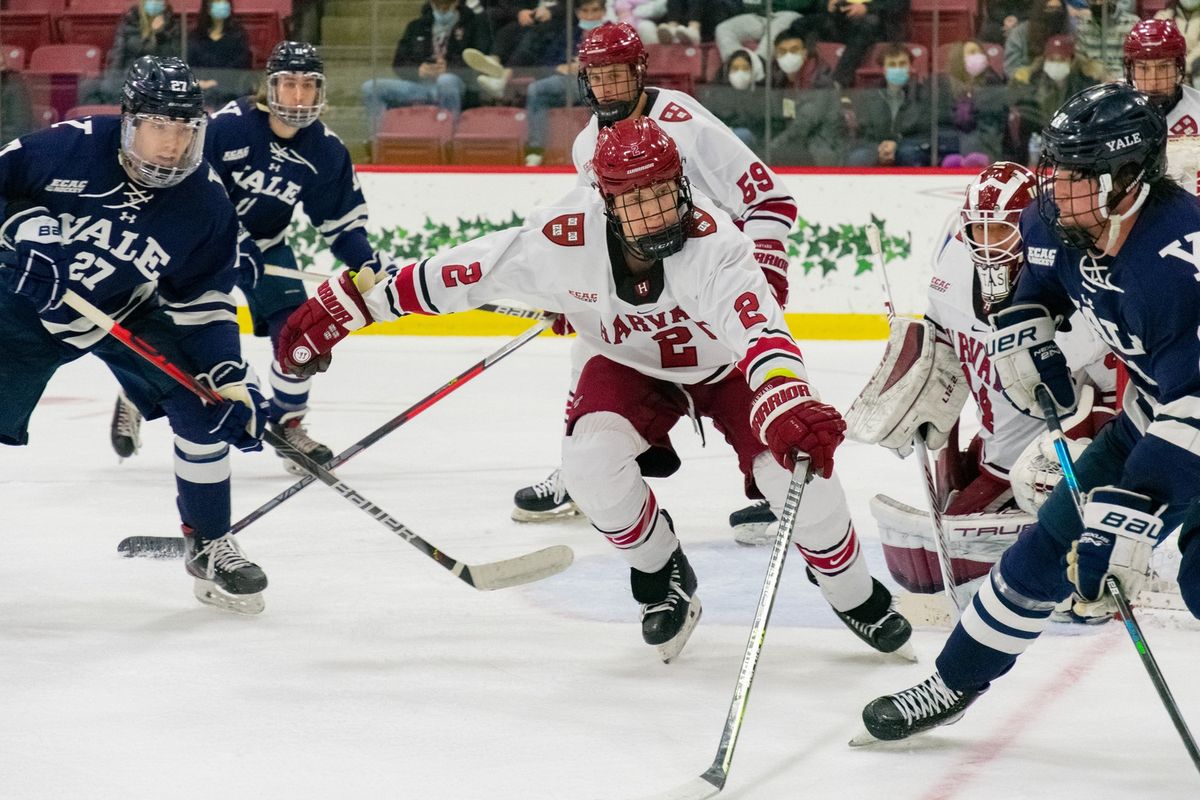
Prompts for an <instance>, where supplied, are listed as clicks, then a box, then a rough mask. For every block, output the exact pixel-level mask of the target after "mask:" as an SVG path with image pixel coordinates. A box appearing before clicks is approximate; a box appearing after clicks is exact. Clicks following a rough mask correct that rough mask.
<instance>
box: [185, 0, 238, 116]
mask: <svg viewBox="0 0 1200 800" xmlns="http://www.w3.org/2000/svg"><path fill="white" fill-rule="evenodd" d="M250 61H251V58H250V42H249V39H248V37H247V36H246V29H245V27H243V26H242V23H241V22H239V21H238V20H237V18H236V17H234V16H233V5H232V4H231V2H230V0H210V2H207V3H205V4H204V5H202V6H200V13H199V14H197V15H196V22H195V25H193V26H192V31H191V34H190V35H189V36H188V64H189V65H190V66H191V68H192V72H194V73H195V75H196V80H197V82H198V83H199V84H200V88H201V89H203V90H204V107H205V108H208V109H214V108H219V107H221V106H223V105H225V104H226V103H228V102H229V101H230V100H236V99H237V98H238V97H240V96H242V95H243V94H247V93H248V92H250V91H251V90H252V85H253V81H254V76H253V75H252V74H251V73H250V72H249V70H250Z"/></svg>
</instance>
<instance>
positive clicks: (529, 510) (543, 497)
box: [512, 469, 579, 522]
mask: <svg viewBox="0 0 1200 800" xmlns="http://www.w3.org/2000/svg"><path fill="white" fill-rule="evenodd" d="M513 505H514V506H516V507H515V508H513V512H512V518H513V521H514V522H548V521H550V520H554V519H559V518H561V517H574V516H578V515H579V506H577V505H575V503H574V502H572V501H571V495H569V494H567V487H566V486H563V482H562V472H561V471H560V470H557V469H556V470H554V472H551V473H550V474H549V475H548V476H546V478H545V480H542V481H539V482H538V483H535V484H533V485H532V486H526V487H524V488H522V489H518V490H517V493H516V494H515V495H513Z"/></svg>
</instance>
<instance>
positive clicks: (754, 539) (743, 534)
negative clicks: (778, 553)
mask: <svg viewBox="0 0 1200 800" xmlns="http://www.w3.org/2000/svg"><path fill="white" fill-rule="evenodd" d="M770 527H771V523H769V522H764V523H754V524H750V525H738V526H736V527H735V528H734V529H733V540H734V541H735V542H737V543H738V544H741V545H745V546H746V547H759V546H760V545H764V544H772V543H773V542H774V541H775V537H774V536H773V535H772V534H771V533H770V532H769V531H768V530H767V529H768V528H770Z"/></svg>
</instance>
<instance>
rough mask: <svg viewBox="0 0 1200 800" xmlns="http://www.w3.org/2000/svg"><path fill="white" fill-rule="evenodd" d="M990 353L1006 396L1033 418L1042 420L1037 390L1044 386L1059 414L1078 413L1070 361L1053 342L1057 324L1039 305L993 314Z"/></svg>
mask: <svg viewBox="0 0 1200 800" xmlns="http://www.w3.org/2000/svg"><path fill="white" fill-rule="evenodd" d="M991 322H992V333H991V336H990V337H989V338H988V345H987V351H988V356H989V358H991V360H992V366H993V367H995V369H996V375H997V376H999V378H1000V385H1001V387H1003V389H1004V396H1005V397H1007V398H1008V399H1009V401H1010V402H1011V403H1012V404H1013V405H1014V406H1016V407H1017V408H1018V409H1020V410H1021V411H1022V412H1024V413H1026V414H1029V415H1030V416H1034V417H1037V418H1038V419H1041V418H1042V410H1041V406H1040V404H1039V403H1038V400H1037V387H1039V386H1045V387H1046V389H1047V390H1048V391H1049V392H1050V396H1051V397H1052V398H1053V399H1054V404H1055V405H1056V406H1057V407H1058V411H1059V413H1060V414H1070V413H1071V412H1073V411H1074V410H1075V404H1076V402H1077V400H1076V398H1075V381H1074V380H1073V379H1072V377H1071V369H1070V367H1068V366H1067V358H1066V356H1064V355H1063V354H1062V350H1059V349H1058V345H1057V344H1055V342H1054V332H1055V327H1056V326H1055V324H1054V320H1053V319H1051V317H1050V312H1049V311H1047V310H1046V309H1045V308H1044V307H1043V306H1039V305H1019V306H1012V307H1011V308H1006V309H1005V310H1004V311H1001V312H1000V313H998V314H992V316H991Z"/></svg>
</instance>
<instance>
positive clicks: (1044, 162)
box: [1037, 153, 1112, 250]
mask: <svg viewBox="0 0 1200 800" xmlns="http://www.w3.org/2000/svg"><path fill="white" fill-rule="evenodd" d="M1060 167H1061V168H1062V169H1071V167H1069V166H1067V165H1059V164H1056V163H1055V162H1054V161H1053V160H1051V159H1050V157H1049V154H1048V153H1043V154H1042V158H1041V160H1040V161H1039V162H1038V169H1037V174H1038V182H1039V183H1040V184H1041V185H1040V186H1039V191H1038V214H1039V215H1040V216H1041V218H1042V221H1043V222H1045V223H1046V225H1047V226H1049V228H1050V229H1051V230H1052V231H1054V233H1055V235H1056V236H1058V238H1059V239H1061V240H1062V241H1063V242H1064V243H1065V244H1067V245H1068V246H1070V247H1074V248H1075V249H1076V250H1090V249H1092V248H1093V247H1095V246H1096V243H1097V241H1099V237H1100V236H1101V235H1103V234H1104V227H1103V226H1101V228H1100V230H1099V231H1098V232H1096V233H1095V234H1093V233H1091V232H1090V231H1089V230H1088V229H1087V228H1084V227H1082V226H1080V225H1066V224H1064V223H1063V222H1062V220H1061V214H1060V213H1059V209H1058V199H1057V198H1056V197H1055V196H1054V171H1055V169H1057V168H1060ZM1074 171H1077V172H1079V174H1081V175H1083V176H1084V177H1091V178H1095V179H1096V180H1097V182H1098V183H1099V189H1098V191H1097V193H1096V195H1095V196H1094V197H1095V201H1094V203H1093V206H1092V210H1093V211H1094V212H1095V214H1096V216H1097V217H1098V218H1099V219H1100V221H1101V222H1104V221H1106V220H1107V219H1108V204H1109V198H1110V195H1111V191H1112V176H1111V175H1109V174H1108V173H1107V172H1105V173H1101V174H1099V175H1096V174H1091V173H1087V172H1083V171H1082V170H1074Z"/></svg>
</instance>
